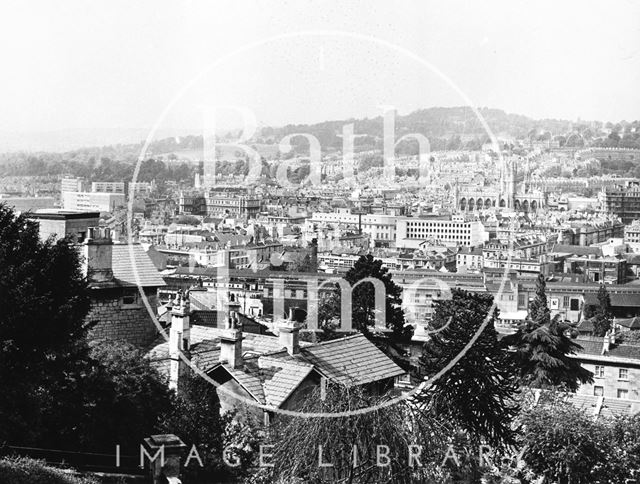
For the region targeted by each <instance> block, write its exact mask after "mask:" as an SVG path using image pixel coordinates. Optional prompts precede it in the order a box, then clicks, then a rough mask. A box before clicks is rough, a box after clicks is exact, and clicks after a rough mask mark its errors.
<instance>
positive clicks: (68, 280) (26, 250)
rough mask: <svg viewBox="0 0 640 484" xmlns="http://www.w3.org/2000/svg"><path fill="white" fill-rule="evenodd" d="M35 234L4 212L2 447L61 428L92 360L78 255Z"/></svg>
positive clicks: (0, 246)
mask: <svg viewBox="0 0 640 484" xmlns="http://www.w3.org/2000/svg"><path fill="white" fill-rule="evenodd" d="M38 232H39V229H38V224H37V223H36V222H33V221H30V220H29V219H27V218H26V216H25V215H20V216H16V215H15V214H14V212H13V211H12V210H10V209H9V208H7V207H6V206H5V205H0V267H2V270H1V271H0V306H1V307H2V312H1V314H0V341H2V345H1V346H0V386H2V389H3V390H2V392H0V440H8V441H11V442H15V443H16V444H17V443H31V442H33V441H35V440H38V439H42V438H43V434H44V433H47V429H49V428H54V427H55V426H56V424H55V422H56V416H57V415H59V414H60V413H61V412H63V408H64V404H65V402H66V401H67V400H68V398H69V392H71V391H73V388H74V387H75V385H76V382H77V378H79V376H80V375H81V374H82V372H83V371H84V365H85V362H86V361H87V359H88V356H87V355H88V352H89V348H88V346H87V344H86V338H85V336H86V332H87V330H88V327H87V325H86V324H85V316H86V314H87V312H88V310H89V294H88V291H87V288H86V284H85V281H84V279H83V276H82V271H81V266H80V259H79V255H78V252H77V251H76V250H75V248H74V247H73V246H71V245H70V244H69V243H68V242H67V241H66V240H60V241H58V242H53V241H51V240H49V241H46V242H42V241H40V239H39V234H38ZM55 434H56V432H53V435H51V437H56V435H55Z"/></svg>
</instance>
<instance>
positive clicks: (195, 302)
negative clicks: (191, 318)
mask: <svg viewBox="0 0 640 484" xmlns="http://www.w3.org/2000/svg"><path fill="white" fill-rule="evenodd" d="M216 299H217V294H216V293H215V292H211V291H191V292H189V302H190V303H191V307H192V308H193V309H213V308H215V307H216V302H217V301H216Z"/></svg>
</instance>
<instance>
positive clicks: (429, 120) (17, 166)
mask: <svg viewBox="0 0 640 484" xmlns="http://www.w3.org/2000/svg"><path fill="white" fill-rule="evenodd" d="M479 113H480V115H481V116H482V118H483V119H484V120H486V123H487V125H488V126H489V128H490V129H491V131H492V132H493V133H494V134H495V135H496V136H497V137H498V138H500V139H507V140H510V139H544V140H546V139H550V138H554V137H555V138H557V139H559V140H560V145H561V146H562V144H563V143H565V142H566V143H567V145H568V146H569V142H571V143H574V144H573V145H572V146H583V145H591V146H624V147H640V124H639V123H638V121H634V122H633V123H627V122H624V121H623V122H621V123H619V124H617V125H612V124H611V123H607V125H605V126H604V127H605V128H606V129H604V130H603V123H601V122H578V123H576V122H572V121H567V120H558V119H541V120H535V119H532V118H529V117H527V116H522V115H519V114H510V113H506V112H505V111H502V110H500V109H491V108H480V109H479ZM350 123H353V124H354V133H355V134H356V135H357V136H358V137H357V138H356V140H355V149H356V151H367V150H373V149H380V148H382V140H383V118H382V116H378V117H376V118H371V119H369V118H364V119H344V120H334V121H325V122H322V123H315V124H310V125H307V124H303V125H286V126H282V127H263V128H261V129H260V130H259V133H258V134H257V135H256V136H255V137H254V139H252V140H251V142H250V143H249V144H250V146H252V147H254V149H256V150H257V151H258V152H259V153H260V154H261V155H262V156H263V157H265V158H267V159H269V158H275V157H277V156H278V150H277V145H278V143H279V142H280V140H281V139H282V138H283V137H284V136H286V135H290V134H294V133H307V134H311V135H313V136H315V137H316V138H317V139H318V140H319V141H320V145H321V147H322V149H323V151H324V152H325V153H327V152H336V151H339V150H341V148H342V137H341V135H342V128H343V126H344V125H345V124H350ZM395 126H396V133H395V136H396V139H398V138H400V137H401V136H403V135H405V134H409V133H420V134H422V135H424V136H426V137H427V138H428V139H429V141H430V144H431V149H432V150H434V151H436V150H458V149H469V150H477V149H480V147H481V146H482V144H483V143H485V142H486V141H488V139H489V137H488V134H487V132H486V130H485V128H484V127H483V125H482V123H481V122H480V120H479V119H478V117H477V116H476V114H475V112H474V111H473V110H472V109H471V108H469V107H432V108H427V109H420V110H417V111H414V112H412V113H409V114H406V115H397V116H396V118H395ZM235 136H237V133H229V134H228V135H227V137H228V140H229V141H232V140H233V139H235V138H234V137H235ZM221 141H225V139H224V137H223V138H222V139H221ZM292 144H293V145H294V149H295V154H299V155H303V156H304V155H306V154H307V149H308V147H307V141H306V140H305V139H304V138H301V137H298V138H294V139H293V140H292ZM142 146H143V143H142V141H140V142H139V143H130V144H113V145H108V146H102V147H90V148H80V149H76V150H72V151H67V152H62V153H57V152H35V153H34V152H12V153H5V154H2V155H0V175H32V174H43V175H46V174H50V175H57V174H63V173H76V172H78V169H77V167H78V165H83V164H89V165H92V164H93V165H96V164H101V161H102V160H109V161H115V162H122V163H128V164H131V163H133V162H134V161H135V160H136V159H137V158H138V157H139V155H140V151H141V149H142ZM201 150H202V136H199V135H186V136H175V137H167V138H163V139H159V140H156V141H153V142H152V143H151V144H150V146H149V149H148V151H147V154H146V157H147V158H155V159H163V160H165V161H186V162H193V161H195V160H197V159H198V154H199V153H200V152H201ZM398 150H399V152H400V153H401V154H412V153H414V152H415V151H416V149H415V142H412V141H408V142H405V143H403V144H401V145H400V146H399V148H398ZM243 156H244V155H243V153H242V152H241V151H238V150H229V149H226V150H224V151H221V154H220V158H219V159H222V160H225V159H226V160H233V159H235V158H242V157H243Z"/></svg>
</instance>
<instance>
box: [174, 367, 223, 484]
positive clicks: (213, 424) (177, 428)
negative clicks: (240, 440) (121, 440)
mask: <svg viewBox="0 0 640 484" xmlns="http://www.w3.org/2000/svg"><path fill="white" fill-rule="evenodd" d="M224 427H225V422H224V421H223V419H222V417H221V416H220V401H219V399H218V394H217V393H216V387H215V386H214V385H211V384H210V383H209V382H208V381H206V380H205V379H204V378H201V377H199V376H197V375H190V376H189V377H188V378H186V379H185V382H184V385H182V384H181V388H180V392H179V393H178V394H177V395H174V396H173V405H172V408H171V410H170V411H169V413H168V414H166V415H165V417H164V421H163V422H162V424H161V428H162V431H163V432H166V433H173V434H176V435H178V436H180V437H181V438H182V440H183V441H184V443H185V444H187V448H188V449H189V450H191V449H192V448H193V446H195V449H196V451H197V457H195V456H194V455H192V459H190V461H189V465H188V466H187V467H186V468H184V471H183V475H184V477H185V479H187V480H188V481H189V482H201V481H204V480H206V482H211V481H212V480H214V478H215V479H216V480H219V479H221V478H222V477H223V476H224V475H225V473H226V472H227V471H229V470H230V468H229V467H227V466H225V465H224V463H223V461H222V452H223V446H224V442H223V439H222V436H223V434H224ZM198 458H199V459H200V461H201V463H202V465H200V461H199V460H198Z"/></svg>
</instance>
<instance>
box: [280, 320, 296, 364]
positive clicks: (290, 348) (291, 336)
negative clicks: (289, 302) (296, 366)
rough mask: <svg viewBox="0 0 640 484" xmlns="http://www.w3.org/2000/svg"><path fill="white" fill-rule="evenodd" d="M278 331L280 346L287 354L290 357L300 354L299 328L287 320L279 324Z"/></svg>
mask: <svg viewBox="0 0 640 484" xmlns="http://www.w3.org/2000/svg"><path fill="white" fill-rule="evenodd" d="M278 330H279V332H278V337H279V338H280V345H281V346H282V347H283V348H286V349H287V353H289V354H290V355H292V356H293V355H297V354H298V353H300V326H298V324H297V323H296V322H295V321H293V320H292V319H289V320H288V321H283V322H282V323H280V325H279V327H278Z"/></svg>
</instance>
